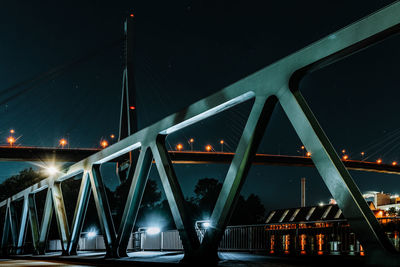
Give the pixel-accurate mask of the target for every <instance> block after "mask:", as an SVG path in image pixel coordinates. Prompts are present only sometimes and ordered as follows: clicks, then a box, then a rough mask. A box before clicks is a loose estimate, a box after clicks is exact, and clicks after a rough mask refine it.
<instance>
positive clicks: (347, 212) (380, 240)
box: [277, 87, 400, 263]
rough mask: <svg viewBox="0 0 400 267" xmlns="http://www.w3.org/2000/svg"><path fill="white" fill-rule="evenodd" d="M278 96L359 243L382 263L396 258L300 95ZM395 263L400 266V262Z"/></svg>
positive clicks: (284, 90) (285, 93)
mask: <svg viewBox="0 0 400 267" xmlns="http://www.w3.org/2000/svg"><path fill="white" fill-rule="evenodd" d="M277 96H278V98H279V102H280V104H281V105H282V108H283V110H284V111H285V113H286V115H287V116H288V118H289V120H290V122H291V124H292V125H293V127H294V129H295V131H296V133H297V134H298V136H299V137H300V139H301V141H302V142H303V144H304V146H305V147H306V148H307V151H310V152H311V154H312V156H311V158H312V160H313V162H314V164H315V166H316V168H317V170H318V171H319V173H320V175H321V177H322V179H323V180H324V182H325V184H326V185H327V187H328V189H329V191H330V192H331V194H332V196H333V198H334V199H335V200H336V202H337V203H338V205H339V207H340V208H341V210H342V211H343V214H344V216H345V217H346V219H347V220H348V222H349V224H350V225H351V227H352V229H353V231H354V232H355V233H356V236H357V239H358V240H359V241H360V242H361V243H362V245H363V247H364V248H365V249H366V250H367V251H369V256H370V257H372V258H373V259H382V258H381V257H382V256H384V255H385V256H387V252H389V253H393V254H395V253H396V254H397V251H396V249H395V248H394V246H393V243H392V242H390V240H389V239H388V238H387V236H386V235H385V233H384V232H383V229H382V228H381V226H380V225H379V223H378V221H377V220H376V218H375V216H374V214H373V213H372V211H371V209H370V208H369V206H368V204H367V203H366V201H365V199H364V198H363V196H362V194H361V192H360V190H359V189H358V187H357V185H356V184H355V182H354V180H353V179H352V177H351V175H350V173H349V172H348V171H347V169H346V167H345V166H344V164H343V162H342V161H341V160H340V157H339V156H338V155H337V153H336V151H335V149H334V148H333V146H332V144H331V143H330V142H329V139H328V138H327V136H326V135H325V133H324V131H323V130H322V128H321V126H320V125H319V123H318V121H317V119H316V118H315V116H314V114H313V113H312V112H311V109H310V108H309V107H308V105H307V103H306V101H305V100H304V98H303V97H302V95H301V93H300V92H299V91H295V92H294V93H293V92H291V91H290V89H289V88H288V87H283V88H282V89H281V90H280V91H279V93H278V94H277ZM396 261H397V262H398V263H400V258H397V260H396Z"/></svg>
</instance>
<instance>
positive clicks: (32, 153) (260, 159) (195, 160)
mask: <svg viewBox="0 0 400 267" xmlns="http://www.w3.org/2000/svg"><path fill="white" fill-rule="evenodd" d="M100 150H102V149H98V148H53V147H21V146H19V147H10V146H0V161H44V162H46V161H58V162H78V161H80V160H82V159H84V158H86V157H89V156H90V155H92V154H94V153H96V152H99V151H100ZM169 156H170V158H171V161H172V163H175V164H212V163H221V164H229V163H231V162H232V159H233V156H234V153H228V152H201V151H169ZM118 159H120V158H115V159H112V160H110V161H113V162H116V161H118ZM343 163H344V165H345V166H346V167H347V168H348V169H349V170H358V171H369V172H380V173H390V174H400V165H395V166H393V165H392V164H383V163H380V164H379V163H376V162H367V161H359V160H343ZM253 164H256V165H278V166H301V167H314V163H313V161H312V160H311V158H310V157H301V156H286V155H270V154H256V156H255V158H254V159H253Z"/></svg>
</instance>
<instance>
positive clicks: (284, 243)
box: [265, 196, 400, 255]
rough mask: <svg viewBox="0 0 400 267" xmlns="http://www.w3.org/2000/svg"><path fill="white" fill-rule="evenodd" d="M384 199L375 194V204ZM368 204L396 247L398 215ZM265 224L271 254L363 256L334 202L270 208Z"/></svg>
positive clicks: (359, 246)
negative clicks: (392, 214) (392, 215)
mask: <svg viewBox="0 0 400 267" xmlns="http://www.w3.org/2000/svg"><path fill="white" fill-rule="evenodd" d="M387 199H388V198H386V197H384V196H377V200H379V201H377V203H379V204H381V206H382V204H384V203H387V201H388V200H387ZM389 199H390V197H389ZM331 203H335V202H334V201H331ZM368 204H369V207H370V208H371V210H372V211H373V212H374V214H375V216H376V217H377V218H378V220H379V221H380V223H381V225H382V226H383V227H384V230H385V232H386V233H387V235H388V237H389V238H390V239H391V240H392V241H393V243H394V245H395V247H396V248H399V230H400V229H399V228H400V227H399V225H400V218H398V217H390V216H389V214H388V213H387V212H386V211H384V210H382V209H380V208H376V206H375V204H374V202H373V201H370V202H368ZM399 204H400V203H399ZM265 223H266V226H265V230H266V232H267V240H268V250H269V253H270V254H300V255H305V254H307V255H310V254H316V255H322V254H348V255H356V254H358V255H364V252H363V249H362V246H361V245H360V243H359V242H358V241H357V238H356V236H355V234H354V233H353V232H352V231H351V228H350V226H349V224H348V223H347V220H346V219H345V217H344V216H343V214H342V211H341V210H340V209H339V207H338V205H337V204H328V205H318V206H308V207H297V208H290V209H279V210H273V211H271V212H270V213H269V214H268V215H267V219H266V221H265Z"/></svg>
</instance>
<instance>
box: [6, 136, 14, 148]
mask: <svg viewBox="0 0 400 267" xmlns="http://www.w3.org/2000/svg"><path fill="white" fill-rule="evenodd" d="M7 143H9V144H10V146H12V145H13V144H14V143H15V138H14V137H12V136H9V137H8V138H7Z"/></svg>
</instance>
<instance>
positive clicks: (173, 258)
mask: <svg viewBox="0 0 400 267" xmlns="http://www.w3.org/2000/svg"><path fill="white" fill-rule="evenodd" d="M104 255H105V252H80V253H78V255H77V256H61V252H56V253H48V254H46V255H45V256H43V255H41V256H32V255H20V256H13V257H11V258H10V260H7V261H1V260H0V265H7V264H13V263H14V262H13V261H16V263H19V262H20V261H21V260H23V261H24V263H25V264H24V265H21V266H32V265H30V264H32V263H40V265H41V266H46V265H49V266H50V265H54V263H61V264H60V265H61V266H93V265H96V266H116V265H121V266H127V265H130V266H156V265H162V266H177V265H179V266H180V265H183V266H186V265H184V264H179V262H180V260H181V259H182V258H183V253H181V252H165V251H164V252H163V251H145V252H131V253H128V255H129V257H128V258H120V259H105V258H104ZM218 255H219V257H220V262H219V264H218V266H238V265H239V266H252V267H262V266H274V267H284V266H288V267H289V266H322V265H324V266H339V264H345V263H347V264H349V263H350V264H353V265H354V266H363V265H364V260H365V259H364V257H359V256H337V255H335V256H333V255H325V256H302V257H288V256H286V257H279V256H273V257H271V256H266V255H262V254H253V253H247V252H220V253H218ZM46 263H47V264H46ZM64 264H65V265H64ZM35 265H36V264H35ZM60 265H57V266H60ZM8 266H10V265H8ZM13 266H14V265H13ZM15 266H17V265H15Z"/></svg>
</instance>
